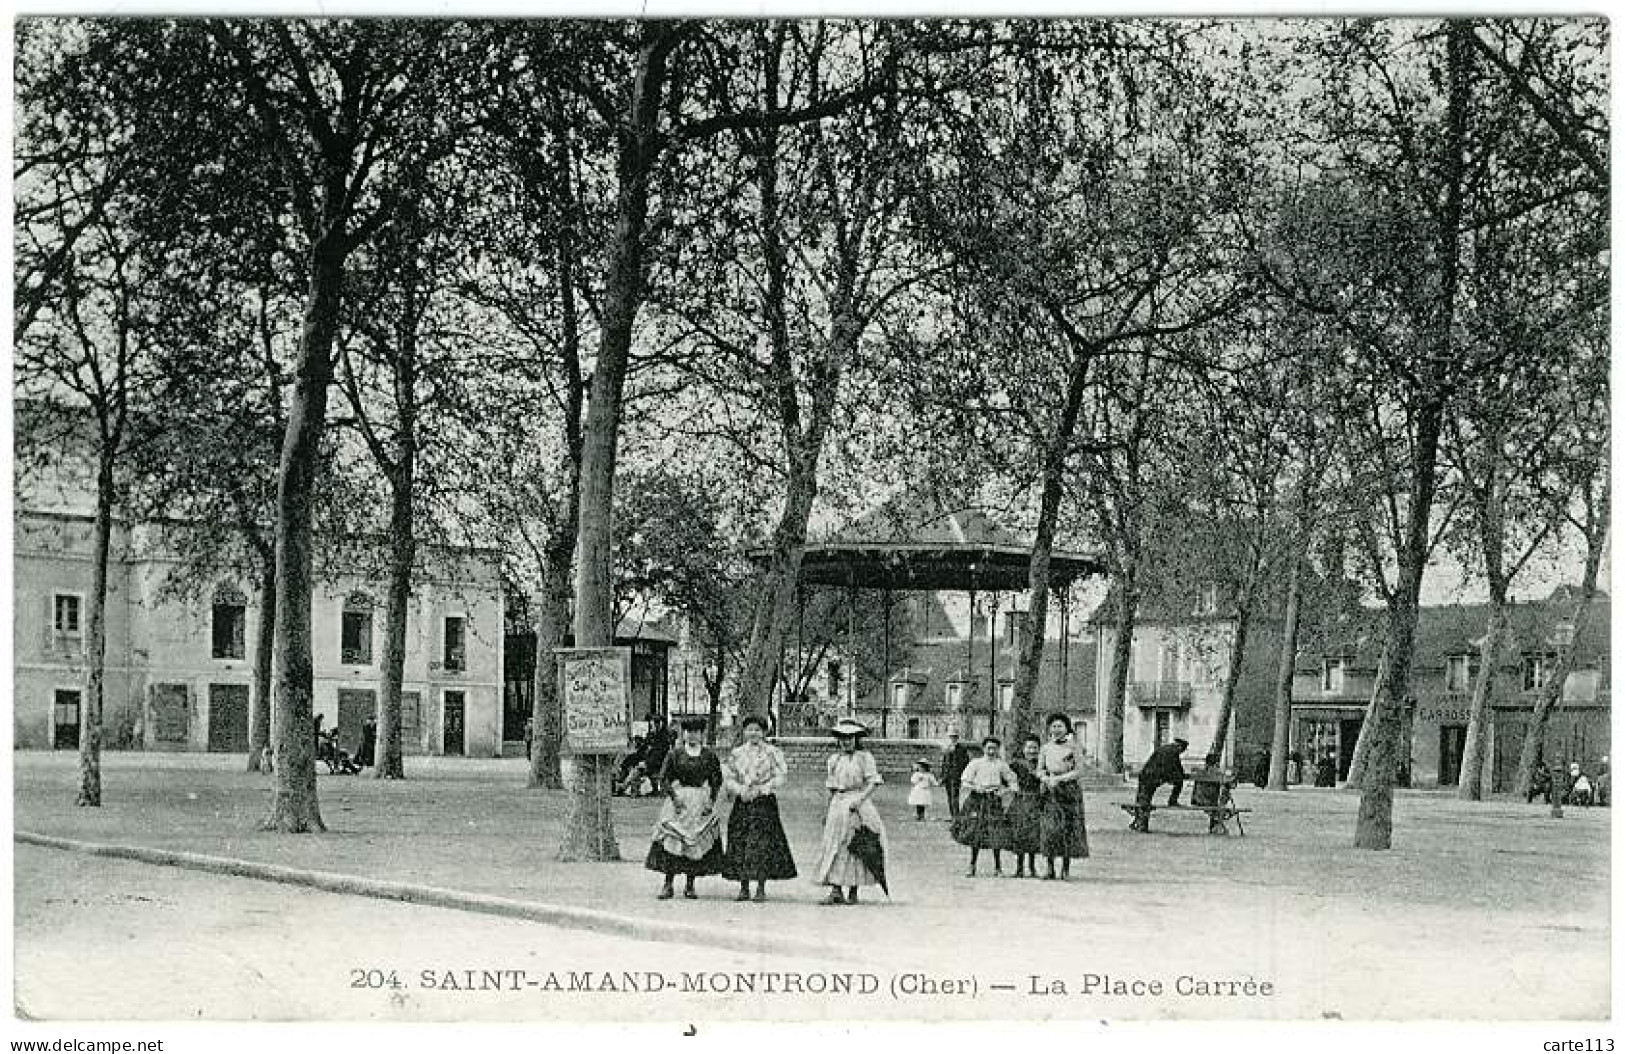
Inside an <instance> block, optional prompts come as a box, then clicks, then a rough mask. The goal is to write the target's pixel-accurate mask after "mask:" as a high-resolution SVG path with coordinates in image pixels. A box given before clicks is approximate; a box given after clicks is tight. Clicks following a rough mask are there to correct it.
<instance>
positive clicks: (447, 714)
mask: <svg viewBox="0 0 1625 1054" xmlns="http://www.w3.org/2000/svg"><path fill="white" fill-rule="evenodd" d="M441 709H442V720H443V724H442V726H441V729H442V738H441V743H440V752H441V753H442V754H459V755H460V754H463V753H465V750H464V747H463V716H464V709H465V705H464V702H463V693H462V692H454V691H450V690H448V691H446V692H445V693H444V694H443V695H442V696H441Z"/></svg>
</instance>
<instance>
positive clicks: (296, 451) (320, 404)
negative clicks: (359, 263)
mask: <svg viewBox="0 0 1625 1054" xmlns="http://www.w3.org/2000/svg"><path fill="white" fill-rule="evenodd" d="M331 237H332V235H329V237H327V238H323V239H322V240H321V241H319V242H317V244H316V246H315V247H314V248H313V249H312V250H311V275H310V288H309V291H308V294H307V299H306V305H305V318H304V327H303V331H302V332H301V334H300V340H299V364H298V368H297V373H296V375H295V381H294V389H293V398H292V400H291V402H290V405H289V407H288V427H287V432H286V434H285V436H284V438H283V442H282V462H281V465H280V467H279V468H278V472H277V518H276V568H277V570H276V589H277V596H276V640H275V642H274V648H273V652H274V655H275V659H274V666H273V669H274V670H275V675H274V677H273V683H274V684H275V686H276V708H275V710H274V711H273V713H272V715H271V738H272V743H273V744H274V749H275V751H276V762H277V764H276V789H275V791H274V792H273V794H272V797H271V806H270V809H269V811H268V812H267V814H266V816H265V818H264V819H263V820H262V821H261V823H260V826H261V827H262V828H263V829H265V830H275V831H285V832H289V833H299V832H306V831H325V830H326V829H327V826H326V825H325V824H324V823H322V813H321V807H320V803H319V801H318V799H317V795H316V756H315V755H316V751H315V743H314V742H313V736H314V729H313V727H312V720H311V719H312V713H313V705H312V704H313V701H314V700H313V685H312V680H313V676H314V671H313V669H312V662H311V653H310V650H311V648H310V593H311V578H312V575H311V556H312V552H311V541H312V536H311V517H312V497H313V495H314V492H315V485H316V468H317V464H318V461H317V458H318V454H319V453H320V448H321V438H322V430H323V428H324V427H325V425H326V420H327V389H328V385H329V384H330V383H331V381H332V377H333V340H334V336H335V334H336V333H337V331H338V319H339V305H340V297H341V294H342V288H343V282H344V256H343V253H342V252H341V251H340V250H339V249H338V248H337V247H335V246H333V245H331V244H330V243H329V241H330V238H331Z"/></svg>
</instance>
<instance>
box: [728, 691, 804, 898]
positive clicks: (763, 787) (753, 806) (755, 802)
mask: <svg viewBox="0 0 1625 1054" xmlns="http://www.w3.org/2000/svg"><path fill="white" fill-rule="evenodd" d="M740 732H741V733H742V734H743V735H744V737H745V741H744V742H743V743H741V744H739V746H737V747H734V748H733V750H732V751H731V752H729V754H728V760H727V762H725V763H724V764H723V766H722V785H723V787H724V788H725V789H726V790H727V791H728V793H730V794H732V795H733V796H734V804H733V809H732V811H730V812H729V814H728V848H727V851H726V852H725V853H723V857H722V877H723V878H727V879H731V880H733V881H735V882H738V883H739V895H738V896H737V897H735V898H734V899H735V900H750V899H751V893H750V884H751V882H752V881H753V880H754V881H755V883H756V900H758V901H762V900H766V899H767V883H768V880H769V879H771V880H773V881H775V882H777V881H781V880H783V879H788V878H795V877H796V862H795V858H794V857H793V856H791V855H790V841H789V839H787V838H785V836H784V824H783V822H782V821H780V819H779V798H778V791H779V788H780V787H782V786H784V781H785V780H786V779H787V778H788V776H789V772H790V770H789V766H787V765H786V764H785V761H784V752H783V751H782V750H780V749H779V748H778V747H776V746H774V745H773V744H771V743H769V742H767V739H766V735H767V722H766V721H764V720H762V719H761V718H760V717H757V716H756V715H755V714H752V715H750V716H749V717H746V718H745V720H744V721H743V722H742V723H741V724H740Z"/></svg>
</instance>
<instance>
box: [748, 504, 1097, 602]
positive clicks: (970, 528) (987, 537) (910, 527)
mask: <svg viewBox="0 0 1625 1054" xmlns="http://www.w3.org/2000/svg"><path fill="white" fill-rule="evenodd" d="M750 555H751V556H752V558H754V559H757V560H765V559H766V557H767V550H764V549H759V550H756V551H754V552H752V553H751V554H750ZM1031 559H1032V539H1031V538H1022V537H1020V536H1018V535H1016V534H1014V533H1012V532H1010V531H1009V530H1007V529H1005V528H1004V527H1002V526H1000V525H999V524H997V523H995V522H994V521H993V520H992V519H991V518H990V517H989V516H988V515H987V513H985V512H983V511H982V510H981V509H978V508H974V507H963V508H958V509H946V510H944V509H937V508H931V507H929V506H928V505H927V503H924V502H921V501H919V500H907V499H905V500H902V501H897V502H891V503H888V504H886V505H883V506H881V507H880V508H878V509H876V510H874V511H872V512H870V513H867V514H865V515H863V516H860V517H858V518H857V519H855V520H853V521H852V522H851V523H849V524H847V525H846V526H844V527H841V528H839V529H838V530H835V531H832V532H830V533H828V534H825V535H823V536H819V537H814V538H812V539H810V540H809V541H808V543H807V545H806V548H805V549H804V550H803V553H802V557H801V575H800V581H801V583H802V584H803V585H818V586H848V587H851V588H856V589H898V590H920V591H935V590H948V589H953V590H968V589H987V590H995V589H996V590H1011V591H1014V590H1024V589H1026V588H1027V579H1028V564H1029V562H1030V561H1031ZM1105 573H1106V566H1105V561H1104V560H1102V559H1101V557H1100V555H1099V554H1098V553H1088V552H1069V551H1063V550H1055V551H1053V552H1052V553H1051V554H1050V581H1051V583H1052V585H1054V586H1064V585H1067V584H1068V583H1070V582H1072V581H1074V580H1076V579H1078V578H1083V577H1087V576H1089V575H1096V574H1105Z"/></svg>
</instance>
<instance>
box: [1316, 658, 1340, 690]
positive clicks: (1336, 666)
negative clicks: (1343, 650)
mask: <svg viewBox="0 0 1625 1054" xmlns="http://www.w3.org/2000/svg"><path fill="white" fill-rule="evenodd" d="M1320 690H1321V691H1323V692H1341V691H1342V690H1343V660H1342V659H1326V660H1324V661H1323V662H1322V663H1321V667H1320Z"/></svg>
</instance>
